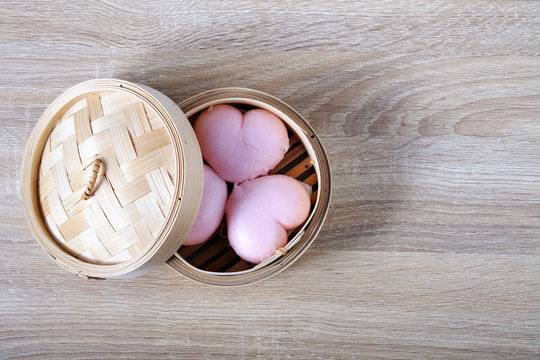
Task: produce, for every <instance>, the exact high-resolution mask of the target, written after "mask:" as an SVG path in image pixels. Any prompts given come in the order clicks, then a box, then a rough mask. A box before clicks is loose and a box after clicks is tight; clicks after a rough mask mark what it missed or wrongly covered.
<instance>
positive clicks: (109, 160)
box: [21, 79, 203, 278]
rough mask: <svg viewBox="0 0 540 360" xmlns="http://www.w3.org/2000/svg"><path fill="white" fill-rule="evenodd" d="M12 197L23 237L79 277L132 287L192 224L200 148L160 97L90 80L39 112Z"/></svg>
mask: <svg viewBox="0 0 540 360" xmlns="http://www.w3.org/2000/svg"><path fill="white" fill-rule="evenodd" d="M21 174H22V179H21V191H22V197H23V203H24V207H25V211H26V215H27V218H28V220H29V223H30V226H31V229H32V232H33V233H34V236H35V237H36V238H37V240H38V242H39V243H40V245H41V246H42V247H43V248H44V249H45V250H46V251H47V253H49V254H50V255H51V256H52V257H53V258H54V259H55V260H56V261H57V262H58V263H59V264H60V265H62V266H63V267H64V268H66V269H67V270H69V271H70V272H72V273H74V274H77V275H79V276H82V277H93V278H94V277H95V278H118V277H133V276H138V275H141V274H144V273H146V272H148V271H150V270H151V269H152V268H154V267H155V266H157V265H159V264H162V263H164V262H165V261H166V260H167V259H169V258H170V257H171V256H172V255H173V254H174V253H175V252H176V251H177V250H178V248H179V247H180V245H181V244H182V241H183V239H184V238H185V237H186V236H187V234H188V233H189V231H190V230H191V227H192V226H193V223H194V222H195V218H196V216H197V213H198V210H199V206H200V201H201V196H202V185H203V168H202V156H201V152H200V148H199V145H198V142H197V139H196V136H195V133H194V131H193V128H192V127H191V125H190V124H189V121H188V119H187V118H186V116H185V115H184V114H183V113H182V111H181V110H180V108H179V107H178V106H177V105H176V104H175V103H174V102H173V101H171V100H170V99H169V98H167V97H166V96H165V95H163V94H162V93H160V92H158V91H156V90H154V89H151V88H148V87H145V86H142V85H138V84H133V83H129V82H126V81H120V80H107V79H104V80H90V81H86V82H83V83H80V84H78V85H75V86H74V87H72V88H70V89H68V90H67V91H66V92H64V93H63V94H62V95H60V96H59V97H58V98H57V99H56V100H54V102H53V103H52V104H51V105H50V106H49V107H48V108H47V110H46V111H45V112H44V113H43V115H42V117H41V118H40V119H39V121H38V123H37V125H36V127H35V128H34V130H33V132H32V134H31V136H30V139H29V141H28V144H27V147H26V150H25V154H24V158H23V164H22V172H21Z"/></svg>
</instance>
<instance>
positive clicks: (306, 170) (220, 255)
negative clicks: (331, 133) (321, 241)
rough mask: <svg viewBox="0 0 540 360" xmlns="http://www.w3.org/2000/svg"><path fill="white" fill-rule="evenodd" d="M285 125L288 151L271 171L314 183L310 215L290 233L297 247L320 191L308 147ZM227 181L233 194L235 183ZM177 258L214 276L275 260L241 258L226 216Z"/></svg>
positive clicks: (246, 107) (242, 107)
mask: <svg viewBox="0 0 540 360" xmlns="http://www.w3.org/2000/svg"><path fill="white" fill-rule="evenodd" d="M228 104H230V105H233V106H235V107H236V108H238V109H239V110H240V111H242V112H246V111H249V110H251V109H253V108H255V106H251V105H247V104H241V103H228ZM199 114H200V111H199V112H197V113H195V114H193V115H191V116H189V120H190V122H191V124H192V125H193V124H194V123H195V120H196V119H197V117H198V115H199ZM286 126H287V130H288V135H289V145H290V147H289V150H288V151H287V153H286V154H285V156H284V158H283V160H282V161H281V162H280V163H279V164H278V165H277V166H276V167H275V168H274V169H272V170H271V171H270V172H269V174H284V175H288V176H291V177H293V178H295V179H297V180H299V181H301V182H303V183H305V184H308V185H309V186H311V188H312V191H313V193H312V195H311V211H310V216H309V217H308V219H307V220H306V222H304V223H303V224H302V225H300V226H299V227H297V228H296V229H294V230H292V231H291V232H290V233H289V240H288V243H289V244H290V245H293V246H294V242H295V241H296V240H297V239H296V236H297V235H298V234H299V232H301V231H302V229H303V228H304V227H305V225H306V223H307V222H309V221H310V219H311V214H312V213H313V210H314V208H315V205H316V202H317V193H318V177H317V172H316V171H315V167H314V166H313V164H314V159H311V158H310V156H309V154H308V151H307V150H306V147H305V146H304V144H303V143H302V141H301V140H300V138H299V136H298V135H297V134H296V132H295V131H294V130H293V129H292V128H291V127H290V126H288V125H287V124H286ZM227 184H228V187H229V194H230V192H231V190H232V188H233V184H230V183H227ZM176 258H178V259H179V260H181V262H183V263H184V264H189V265H190V266H192V267H193V268H194V269H192V270H201V271H203V272H205V273H211V274H212V275H220V274H222V275H235V274H245V273H246V272H251V271H256V270H257V269H259V268H261V267H264V266H266V265H268V264H270V263H272V262H273V261H275V260H276V258H275V256H274V257H272V258H270V259H268V260H266V261H264V262H263V263H261V264H258V265H256V264H251V263H248V262H246V261H244V260H242V259H241V258H240V257H238V255H236V253H235V252H234V250H233V249H232V248H231V247H230V245H229V242H228V240H227V224H226V218H225V217H224V218H223V220H222V222H221V224H220V226H219V227H218V229H217V230H216V232H215V233H214V235H212V237H211V238H210V240H208V241H207V242H205V243H203V244H201V245H194V246H182V247H180V249H179V250H178V252H177V254H176Z"/></svg>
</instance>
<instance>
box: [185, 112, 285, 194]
mask: <svg viewBox="0 0 540 360" xmlns="http://www.w3.org/2000/svg"><path fill="white" fill-rule="evenodd" d="M194 128H195V134H197V139H198V140H199V145H200V147H201V151H202V154H203V157H204V159H205V160H206V161H207V162H208V163H209V164H210V165H211V166H212V168H213V169H214V170H215V171H216V173H217V174H218V175H219V176H221V178H222V179H224V180H226V181H229V182H232V183H240V182H242V181H245V180H249V179H253V178H255V177H257V176H261V175H266V174H268V171H269V170H270V169H272V168H274V167H275V166H276V165H277V164H278V163H279V162H280V161H281V160H282V159H283V156H284V155H285V153H286V152H287V150H288V149H289V137H288V135H287V128H286V127H285V124H284V123H283V121H282V120H281V119H280V118H279V117H277V116H276V115H274V114H273V113H271V112H269V111H267V110H263V109H253V110H250V111H248V112H246V113H245V114H242V113H241V112H240V110H238V109H237V108H235V107H234V106H231V105H226V104H219V105H215V106H213V107H212V108H209V109H207V110H204V111H202V112H201V113H200V115H199V117H198V118H197V121H196V122H195V126H194Z"/></svg>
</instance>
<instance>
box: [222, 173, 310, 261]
mask: <svg viewBox="0 0 540 360" xmlns="http://www.w3.org/2000/svg"><path fill="white" fill-rule="evenodd" d="M309 209H310V198H309V192H308V190H307V189H306V187H305V186H304V184H303V183H301V182H300V181H298V180H295V179H293V178H291V177H289V176H285V175H270V176H263V177H259V178H256V179H254V180H250V181H246V182H244V183H242V184H240V185H235V187H234V189H233V191H232V193H231V195H230V197H229V200H228V201H227V206H226V210H225V212H226V214H227V231H228V236H229V243H230V244H231V247H232V248H233V249H234V251H235V252H236V253H237V254H238V256H240V257H241V258H242V259H244V260H246V261H249V262H251V263H254V264H258V263H260V262H262V261H263V260H265V259H267V258H269V257H270V256H272V255H273V254H274V253H275V252H276V250H277V249H279V248H281V247H283V246H285V245H286V244H287V237H288V236H287V230H292V229H294V228H296V227H297V226H299V225H301V224H302V223H303V222H304V221H305V220H306V218H307V217H308V215H309Z"/></svg>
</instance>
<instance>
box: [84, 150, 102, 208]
mask: <svg viewBox="0 0 540 360" xmlns="http://www.w3.org/2000/svg"><path fill="white" fill-rule="evenodd" d="M90 165H93V166H92V175H90V180H88V185H86V189H85V190H84V193H83V194H82V196H81V200H88V198H90V196H92V194H93V192H94V187H95V186H96V181H97V179H98V176H100V175H103V174H104V173H105V171H103V170H102V169H104V168H105V166H103V160H101V158H95V159H94V160H93V161H92V162H91V163H90ZM90 165H89V166H90Z"/></svg>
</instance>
